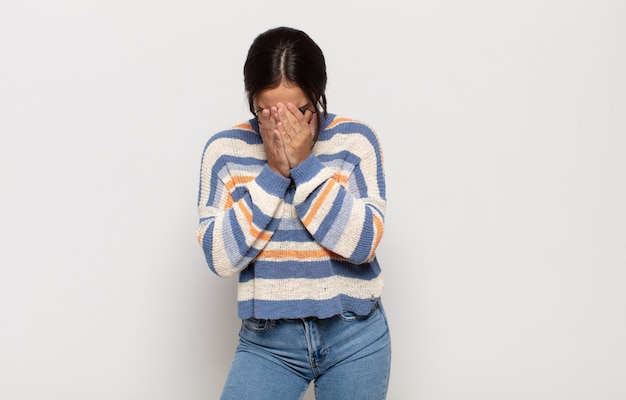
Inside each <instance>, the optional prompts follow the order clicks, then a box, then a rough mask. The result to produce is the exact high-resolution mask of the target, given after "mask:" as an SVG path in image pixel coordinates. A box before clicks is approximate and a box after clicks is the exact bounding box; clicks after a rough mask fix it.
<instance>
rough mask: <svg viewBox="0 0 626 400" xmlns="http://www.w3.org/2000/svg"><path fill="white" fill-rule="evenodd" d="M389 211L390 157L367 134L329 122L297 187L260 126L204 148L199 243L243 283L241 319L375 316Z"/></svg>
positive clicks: (219, 267) (250, 125)
mask: <svg viewBox="0 0 626 400" xmlns="http://www.w3.org/2000/svg"><path fill="white" fill-rule="evenodd" d="M385 205H386V195H385V177H384V172H383V156H382V152H381V147H380V144H379V141H378V137H377V136H376V134H375V133H374V131H373V130H372V129H371V128H370V127H368V126H367V125H366V124H364V123H362V122H359V121H355V120H352V119H348V118H339V117H337V116H335V115H333V114H329V115H328V117H323V116H322V120H321V132H320V135H319V138H318V140H317V142H316V143H315V145H314V147H313V151H312V154H311V155H310V156H309V158H307V159H306V160H304V161H303V162H302V163H300V164H299V165H298V166H296V167H295V168H293V169H292V170H291V179H289V178H285V177H283V176H281V175H279V174H277V173H275V172H274V171H273V170H272V169H270V168H269V166H268V165H267V160H266V157H265V152H264V149H263V143H262V141H261V136H260V134H259V127H258V124H257V122H256V120H254V119H251V120H250V121H248V122H246V123H243V124H240V125H237V126H235V127H233V128H231V129H229V130H225V131H222V132H219V133H217V134H216V135H214V136H212V137H211V138H210V139H209V141H208V142H207V144H206V146H205V148H204V152H203V155H202V164H201V170H200V189H199V194H198V210H199V216H200V223H199V226H198V230H197V238H198V242H199V243H200V245H201V246H202V249H203V251H204V254H205V257H206V261H207V263H208V266H209V267H210V269H211V270H212V271H213V272H215V273H216V274H217V275H219V276H221V277H227V276H230V275H233V274H236V273H238V274H239V284H238V289H237V300H238V314H239V318H242V319H244V318H250V317H255V318H263V319H280V318H305V317H318V318H328V317H331V316H333V315H337V314H339V313H341V312H343V311H352V312H355V313H357V314H367V313H368V312H369V311H370V309H371V308H372V306H373V305H374V302H375V301H376V300H377V299H378V298H379V297H380V296H381V293H382V288H383V278H382V274H381V270H380V267H379V264H378V261H377V259H376V255H375V250H376V247H377V245H378V243H379V242H380V240H381V237H382V234H383V221H384V214H385Z"/></svg>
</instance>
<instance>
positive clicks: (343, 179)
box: [333, 173, 348, 184]
mask: <svg viewBox="0 0 626 400" xmlns="http://www.w3.org/2000/svg"><path fill="white" fill-rule="evenodd" d="M333 179H334V180H336V181H337V182H339V183H344V184H345V183H348V177H347V176H345V175H341V174H339V173H337V174H335V175H333Z"/></svg>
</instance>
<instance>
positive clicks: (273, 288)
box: [237, 274, 383, 301]
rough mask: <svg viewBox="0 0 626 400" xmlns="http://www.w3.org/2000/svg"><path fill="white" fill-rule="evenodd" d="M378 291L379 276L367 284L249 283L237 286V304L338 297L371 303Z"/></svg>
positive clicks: (339, 280) (335, 280)
mask: <svg viewBox="0 0 626 400" xmlns="http://www.w3.org/2000/svg"><path fill="white" fill-rule="evenodd" d="M382 291H383V277H382V274H381V275H379V276H378V277H376V278H375V279H373V280H371V281H366V280H363V279H355V278H347V277H343V276H332V277H329V278H321V279H305V278H299V279H253V280H251V281H248V282H244V283H240V284H239V287H238V293H237V300H239V301H248V300H252V299H254V300H270V301H289V300H328V299H332V298H333V297H336V296H338V295H341V294H343V295H347V296H350V297H354V298H357V299H371V298H378V297H380V296H381V295H382Z"/></svg>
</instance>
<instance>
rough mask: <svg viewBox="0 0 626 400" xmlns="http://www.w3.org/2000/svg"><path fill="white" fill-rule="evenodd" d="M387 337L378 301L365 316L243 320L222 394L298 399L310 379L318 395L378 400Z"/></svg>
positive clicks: (231, 398) (387, 360)
mask: <svg viewBox="0 0 626 400" xmlns="http://www.w3.org/2000/svg"><path fill="white" fill-rule="evenodd" d="M390 368H391V342H390V338H389V329H388V326H387V319H386V317H385V313H384V311H383V309H382V305H380V303H378V304H377V305H376V306H375V307H374V308H373V309H372V311H371V312H370V313H369V315H367V316H358V315H355V314H354V313H351V312H344V313H343V314H340V315H337V316H334V317H332V318H328V319H317V318H304V319H281V320H263V319H255V318H250V319H246V320H243V321H242V326H241V331H240V332H239V345H238V346H237V350H236V352H235V358H234V360H233V364H232V366H231V369H230V372H229V374H228V378H227V379H226V384H225V385H224V390H223V392H222V397H221V399H222V400H247V399H255V400H262V399H267V400H291V399H293V400H296V399H302V397H303V396H304V393H305V392H306V390H307V387H308V386H309V383H310V382H311V381H314V382H315V398H316V399H319V400H329V399H341V400H350V399H355V400H356V399H358V400H382V399H385V397H386V394H387V387H388V383H389V371H390Z"/></svg>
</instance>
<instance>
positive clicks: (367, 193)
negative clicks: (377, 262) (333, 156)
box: [292, 156, 386, 264]
mask: <svg viewBox="0 0 626 400" xmlns="http://www.w3.org/2000/svg"><path fill="white" fill-rule="evenodd" d="M369 164H371V163H369ZM376 165H377V163H376V162H374V164H373V165H372V168H373V170H367V171H363V170H362V169H361V168H359V167H356V168H355V169H354V170H353V171H351V174H349V173H348V171H343V172H339V173H335V172H333V171H332V170H331V169H330V168H327V167H324V166H323V165H322V164H321V163H320V162H319V161H318V160H317V159H315V157H314V156H312V157H309V159H307V160H306V161H305V162H303V163H302V164H301V165H300V166H298V168H296V169H294V170H292V177H293V178H294V181H295V182H296V197H295V199H294V203H295V207H296V210H297V212H298V215H299V217H300V219H301V221H302V223H303V224H304V226H305V227H306V229H307V230H308V231H309V233H311V235H312V236H313V237H314V238H315V240H316V241H317V242H318V243H319V244H320V245H322V246H323V247H325V248H326V249H328V250H330V251H331V252H333V253H335V254H337V255H338V256H340V257H342V258H345V259H346V260H347V261H350V262H352V263H354V264H362V263H365V262H368V261H371V260H372V258H373V257H374V254H375V250H376V248H377V246H378V244H379V243H380V240H381V238H382V235H383V230H384V213H385V206H386V201H385V199H384V181H383V182H381V181H380V180H379V176H382V174H378V173H376V171H375V169H376V168H377V167H376ZM380 168H382V165H380ZM356 175H358V176H356ZM372 177H373V178H372ZM357 181H358V182H357Z"/></svg>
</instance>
